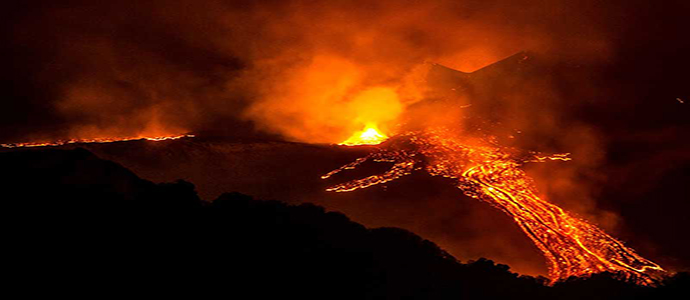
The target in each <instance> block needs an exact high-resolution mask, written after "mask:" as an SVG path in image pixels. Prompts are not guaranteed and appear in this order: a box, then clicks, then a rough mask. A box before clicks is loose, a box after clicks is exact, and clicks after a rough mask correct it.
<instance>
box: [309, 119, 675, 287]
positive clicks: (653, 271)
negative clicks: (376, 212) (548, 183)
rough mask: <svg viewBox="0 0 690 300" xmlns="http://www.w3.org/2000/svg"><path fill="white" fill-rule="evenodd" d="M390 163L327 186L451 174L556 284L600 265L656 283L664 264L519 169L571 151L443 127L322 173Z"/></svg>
mask: <svg viewBox="0 0 690 300" xmlns="http://www.w3.org/2000/svg"><path fill="white" fill-rule="evenodd" d="M369 160H372V161H375V162H388V163H392V164H393V166H392V167H391V169H390V170H388V171H386V172H385V173H383V174H378V175H372V176H369V177H366V178H362V179H357V180H353V181H349V182H345V183H341V184H338V185H335V186H333V187H330V188H328V189H327V190H328V191H333V192H349V191H354V190H357V189H362V188H366V187H370V186H374V185H377V184H382V183H386V182H390V181H393V180H395V179H398V178H400V177H402V176H405V175H408V174H410V173H411V172H412V171H415V170H424V171H426V172H428V173H429V174H431V175H432V176H443V177H446V178H450V179H452V180H454V182H455V184H456V186H457V187H458V188H459V189H461V190H462V191H463V192H464V193H465V194H466V195H468V196H470V197H472V198H475V199H479V200H481V201H484V202H487V203H489V204H491V205H492V206H494V207H496V208H498V209H500V210H502V211H503V212H505V213H506V214H508V215H509V216H510V217H512V218H513V220H514V221H515V222H516V223H517V224H518V225H519V226H520V228H521V229H522V230H523V231H524V232H525V234H527V236H528V237H529V238H530V239H531V240H532V241H533V242H534V244H535V245H536V246H537V248H539V250H541V252H542V253H543V255H544V256H545V258H546V260H547V262H548V265H549V277H550V278H551V281H552V283H554V282H556V281H559V280H564V279H566V278H568V277H570V276H587V275H591V274H594V273H599V272H612V273H616V274H620V275H621V276H622V277H624V278H625V279H626V280H630V281H632V282H635V283H638V284H642V285H651V284H654V283H655V282H656V281H657V279H658V277H659V275H661V274H662V273H663V272H664V270H663V269H662V268H661V267H660V266H659V265H657V264H655V263H653V262H651V261H649V260H647V259H645V258H643V257H641V256H639V255H638V254H636V253H635V251H633V250H632V249H630V248H628V247H626V246H625V245H624V244H623V243H622V242H620V241H618V240H616V239H615V238H613V237H611V236H610V235H608V234H606V233H605V232H604V231H602V230H601V229H599V228H598V227H597V226H595V225H593V224H590V223H588V222H587V221H585V220H582V219H579V218H577V217H574V216H572V215H571V214H569V213H568V212H566V211H564V210H563V209H561V208H560V207H558V206H556V205H554V204H552V203H549V202H547V201H545V200H543V199H541V198H540V197H539V196H538V192H537V190H536V187H535V185H534V183H533V181H532V179H531V178H530V177H529V176H528V175H527V174H526V173H525V172H524V171H523V170H522V169H521V168H520V167H521V165H523V164H525V163H528V162H544V161H547V160H562V161H568V160H570V158H569V157H568V154H555V155H540V154H538V153H524V152H522V153H521V152H520V151H517V150H516V149H512V148H507V147H501V146H499V145H497V144H496V143H495V142H494V141H493V140H486V139H467V138H462V137H460V136H458V135H457V134H455V133H453V132H452V131H450V130H448V129H444V128H437V129H428V130H423V131H411V132H407V133H403V134H400V135H397V136H395V137H393V138H391V139H390V140H388V141H386V142H385V143H384V144H382V145H381V146H380V147H379V148H378V150H377V151H375V152H373V153H371V154H369V155H368V156H366V157H363V158H359V159H357V160H355V161H354V162H352V163H350V164H347V165H345V166H342V167H340V168H339V169H336V170H334V171H331V172H330V173H328V174H326V175H324V176H322V178H323V179H327V178H329V177H331V176H333V175H335V174H337V173H339V172H341V171H343V170H347V169H354V168H356V167H357V166H358V165H360V164H362V163H364V162H366V161H369Z"/></svg>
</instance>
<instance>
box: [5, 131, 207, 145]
mask: <svg viewBox="0 0 690 300" xmlns="http://www.w3.org/2000/svg"><path fill="white" fill-rule="evenodd" d="M192 137H194V135H191V134H182V135H171V136H152V137H124V138H93V139H69V140H58V141H52V142H30V143H11V144H0V147H3V148H20V147H47V146H62V145H67V144H90V143H99V144H101V143H112V142H127V141H138V140H146V141H154V142H159V141H167V140H177V139H181V138H192Z"/></svg>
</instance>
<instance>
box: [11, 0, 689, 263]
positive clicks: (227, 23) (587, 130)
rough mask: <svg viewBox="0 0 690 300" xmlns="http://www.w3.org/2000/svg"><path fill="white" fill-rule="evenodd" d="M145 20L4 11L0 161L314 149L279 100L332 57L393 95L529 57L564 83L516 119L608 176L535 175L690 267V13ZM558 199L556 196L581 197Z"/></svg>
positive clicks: (329, 14)
mask: <svg viewBox="0 0 690 300" xmlns="http://www.w3.org/2000/svg"><path fill="white" fill-rule="evenodd" d="M140 2H141V1H116V2H112V3H110V2H95V1H21V2H17V4H14V5H13V6H11V7H6V8H3V9H2V11H3V13H2V14H3V15H4V16H3V17H2V18H0V20H1V21H0V22H2V24H0V32H1V37H2V45H1V46H0V60H1V62H2V63H1V64H0V65H2V69H1V70H0V77H1V80H0V85H1V90H2V91H3V93H2V95H3V97H2V101H1V102H0V143H5V142H22V141H34V140H50V139H56V138H75V137H93V136H98V135H106V136H107V135H119V136H129V135H137V134H142V133H144V134H145V133H149V132H153V133H158V132H160V133H171V132H188V131H191V132H207V131H213V132H215V133H221V134H223V135H228V136H234V137H237V136H241V137H258V136H261V137H265V136H266V135H267V134H268V135H274V136H279V137H280V138H283V139H287V140H298V141H306V142H310V140H305V139H304V138H302V136H297V135H295V134H294V129H295V128H297V129H300V130H303V131H309V130H312V129H313V128H312V127H311V125H310V124H307V123H306V122H303V120H304V119H314V116H313V115H310V114H309V113H304V110H297V111H298V112H296V113H293V114H288V115H285V114H282V111H281V110H284V109H286V108H285V106H283V105H285V104H286V102H285V101H286V100H281V99H283V98H280V97H276V95H277V93H279V92H280V91H281V90H280V89H276V90H274V89H272V88H271V87H274V86H278V87H282V85H281V84H282V83H284V82H290V80H291V79H292V77H290V76H291V75H290V74H293V73H294V72H293V71H294V70H301V69H300V68H299V66H300V65H301V64H303V63H305V62H309V61H312V60H315V59H316V58H317V57H321V56H323V55H324V53H325V54H327V55H328V56H329V57H333V56H336V57H340V58H342V59H344V60H346V61H351V62H353V64H354V65H356V66H358V67H359V68H361V69H363V70H366V71H370V73H371V74H374V75H371V76H370V77H380V78H378V79H366V80H369V81H372V80H373V82H375V83H376V84H381V83H382V82H383V83H386V82H390V81H396V80H400V77H399V76H402V75H390V74H389V73H394V74H398V73H399V72H398V71H406V70H410V69H412V68H413V66H415V65H416V64H419V63H420V62H423V61H432V62H441V63H444V64H447V65H449V66H451V67H456V68H460V69H462V68H463V67H468V68H470V67H471V66H475V65H480V64H481V63H482V62H485V61H484V60H486V59H489V60H491V59H494V60H496V59H498V58H502V57H506V56H508V55H511V54H513V53H515V52H517V51H522V50H526V51H530V52H531V53H534V56H535V57H538V58H540V59H541V61H542V62H543V63H544V64H546V65H549V66H555V67H553V68H551V69H549V70H556V71H555V72H557V74H550V75H549V76H552V78H554V79H553V80H551V81H550V82H549V86H550V87H551V89H550V90H551V91H552V92H553V93H552V94H549V95H556V97H555V98H557V100H554V101H550V100H549V101H547V102H545V103H544V105H541V104H540V107H543V109H541V110H534V109H533V110H530V113H524V112H519V111H517V110H516V111H514V112H511V111H508V114H509V115H511V116H513V117H514V118H516V119H519V120H525V119H534V120H538V121H535V122H534V123H530V124H528V125H526V126H527V127H528V128H531V129H532V131H533V132H537V133H538V134H535V135H534V136H536V137H538V138H533V140H532V141H531V142H526V143H525V145H526V146H527V145H528V146H529V147H535V148H544V149H546V150H551V151H556V150H557V151H569V152H573V155H574V156H575V157H576V158H580V161H585V162H591V163H589V164H587V163H585V164H583V165H578V168H577V170H576V171H572V170H569V169H556V171H553V170H551V171H550V170H548V169H543V168H542V169H540V168H539V167H535V168H534V169H532V170H531V172H533V173H534V174H535V176H536V177H537V178H539V177H549V176H551V177H554V176H567V177H568V179H569V182H572V181H578V180H581V181H583V182H586V185H587V193H588V195H589V196H588V198H591V199H594V200H588V201H591V203H590V202H587V203H584V204H583V203H573V202H568V201H566V202H565V203H562V204H563V205H564V206H566V207H568V206H570V207H571V208H573V209H575V210H580V212H581V213H583V214H587V213H588V210H592V209H597V210H600V211H608V212H611V215H610V216H609V217H610V219H607V218H608V217H606V216H607V215H606V214H603V213H601V214H598V215H597V216H595V217H598V218H599V217H600V218H601V219H599V220H598V221H599V222H604V223H606V222H610V223H611V224H613V225H610V226H611V228H618V227H620V228H619V230H618V232H617V233H618V235H617V236H618V237H620V238H621V239H623V240H636V245H637V247H638V248H640V247H642V248H643V249H644V250H645V251H648V252H656V253H654V255H655V256H656V257H662V256H666V255H667V256H668V258H665V261H666V262H670V263H672V264H675V266H677V267H678V268H688V267H689V266H690V257H688V256H687V254H686V253H690V241H689V240H688V239H687V234H686V232H687V230H689V229H690V227H689V226H688V225H689V224H688V222H687V221H683V220H684V219H688V218H687V212H688V211H690V204H689V203H690V201H689V200H690V195H689V189H690V184H688V182H690V140H689V139H688V137H689V136H690V134H689V133H690V132H689V131H690V116H689V114H690V109H689V108H688V107H689V106H690V75H688V74H690V39H688V38H687V35H688V34H687V31H688V28H690V25H689V23H688V19H687V16H688V15H690V2H688V1H546V0H543V1H478V0H477V1H475V0H472V1H438V2H433V1H425V2H418V1H403V2H405V3H401V2H399V1H343V4H338V5H335V4H329V3H328V1H244V2H242V1H199V0H197V1H147V2H146V3H145V4H141V3H140ZM353 24H354V25H353ZM360 32H361V33H362V35H363V36H366V37H371V38H370V39H364V41H361V36H359V35H358V33H360ZM359 43H361V44H359ZM371 43H374V44H371ZM463 55H465V56H466V57H479V58H478V59H477V61H476V62H475V61H471V60H469V61H470V62H473V64H469V65H463V63H461V62H458V61H457V60H456V57H463ZM296 66H297V67H296ZM563 70H565V71H563ZM389 71H390V72H389ZM365 73H366V72H365ZM365 77H367V76H365ZM366 80H364V81H366ZM377 80H378V81H377ZM298 95H299V94H298ZM276 99H278V100H276ZM296 99H298V98H296ZM291 101H292V100H291ZM506 101H508V102H510V103H511V105H510V107H511V108H512V107H516V106H514V105H513V104H516V103H518V104H519V103H522V102H520V100H516V101H512V100H506ZM299 103H300V102H299V100H295V102H294V103H293V102H290V103H288V104H289V106H288V108H290V107H293V106H295V107H299V105H300V104H299ZM533 105H537V104H533ZM257 107H259V108H261V109H263V110H261V109H259V110H258V111H259V112H260V113H256V111H257V110H256V109H257ZM266 107H268V108H269V109H265V108H266ZM528 107H532V106H528ZM270 108H273V109H270ZM276 110H277V111H278V112H277V113H276ZM247 111H251V112H253V113H249V114H248V113H247ZM542 112H544V113H546V114H547V115H553V116H554V117H551V118H545V119H541V117H539V116H540V115H543V114H542ZM317 113H318V112H317ZM554 119H556V120H555V121H554ZM506 122H507V121H506ZM286 123H290V124H293V123H294V124H297V125H295V126H296V127H285V124H286ZM303 123H304V124H303ZM318 125H321V124H318ZM300 126H303V127H300ZM528 139H529V138H528ZM318 141H321V140H318ZM594 156H596V159H594V158H592V157H594ZM590 158H591V159H590ZM602 174H603V175H602ZM563 184H566V185H567V184H568V183H567V182H566V183H563ZM556 185H557V184H556V183H554V184H543V185H542V186H540V189H541V190H544V189H546V190H550V189H553V193H554V195H556V196H557V195H563V194H564V193H566V192H567V191H572V189H568V188H561V187H555V186H556ZM577 188H580V187H579V186H578V187H577ZM554 198H557V197H554ZM616 224H617V225H616ZM604 227H606V226H604ZM660 252H663V253H660Z"/></svg>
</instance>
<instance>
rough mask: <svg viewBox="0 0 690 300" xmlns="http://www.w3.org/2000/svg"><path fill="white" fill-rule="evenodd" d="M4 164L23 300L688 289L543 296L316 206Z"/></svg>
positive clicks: (504, 269) (536, 282) (55, 164)
mask: <svg viewBox="0 0 690 300" xmlns="http://www.w3.org/2000/svg"><path fill="white" fill-rule="evenodd" d="M0 166H2V170H1V171H2V175H0V176H1V178H0V179H1V180H0V189H1V190H2V195H3V196H2V207H3V209H2V214H3V219H4V220H5V221H6V222H5V228H6V232H7V235H6V238H5V239H4V243H3V244H4V248H5V250H6V251H4V252H5V264H4V265H5V268H3V269H4V270H5V271H6V274H8V275H9V278H10V279H9V280H5V284H6V285H7V286H9V287H11V288H12V289H14V290H16V291H18V292H20V293H21V294H22V295H23V296H27V297H28V296H39V295H41V296H46V295H50V296H72V297H76V296H82V297H90V298H103V297H106V296H120V297H139V296H158V297H160V296H178V297H195V298H205V297H210V296H214V297H215V296H220V297H226V298H227V297H230V298H235V299H293V298H294V299H499V298H504V299H507V298H510V299H516V298H517V299H520V298H529V299H583V298H588V299H632V298H639V299H643V298H649V299H658V298H672V297H671V296H673V297H679V295H680V292H685V293H686V294H687V291H688V283H689V279H688V274H687V273H681V274H678V275H676V276H674V277H672V278H669V279H668V280H667V281H666V282H665V284H664V285H662V286H661V287H659V288H655V289H652V288H644V287H638V286H634V285H631V284H628V283H624V282H621V281H617V280H615V279H614V277H615V275H613V274H599V275H596V276H593V277H592V278H589V279H582V278H572V279H571V280H568V281H566V282H563V283H559V284H556V285H555V286H554V287H547V286H545V285H544V283H545V280H544V279H543V278H533V277H528V276H519V275H517V274H515V273H511V272H510V271H509V268H508V266H506V265H501V264H495V263H494V262H492V261H491V260H487V259H480V260H477V261H473V262H469V263H466V264H465V263H460V262H458V261H457V260H456V259H455V258H453V257H452V256H451V255H449V254H448V253H446V252H445V251H444V250H442V249H440V248H439V247H438V246H436V245H435V244H434V243H432V242H430V241H428V240H425V239H423V238H421V237H419V236H417V235H415V234H414V233H411V232H409V231H406V230H404V229H399V228H375V229H369V228H366V227H364V226H362V225H360V224H358V223H355V222H352V221H350V220H349V219H348V218H347V217H346V216H345V215H343V214H341V213H338V212H327V211H325V210H324V208H322V207H320V206H316V205H312V204H302V205H288V204H285V203H283V202H279V201H260V200H255V199H253V198H252V197H250V196H246V195H243V194H240V193H226V194H223V195H222V196H220V197H219V198H218V199H216V200H215V201H213V202H205V201H202V200H201V199H200V198H199V197H198V196H197V194H196V191H195V190H194V186H193V185H192V184H191V183H188V182H185V181H177V182H174V183H162V184H155V183H152V182H149V181H146V180H143V179H141V178H139V177H137V176H136V175H135V174H134V173H132V172H130V171H128V170H127V169H125V168H123V167H121V166H120V165H118V164H116V163H114V162H110V161H106V160H102V159H99V158H98V157H96V156H95V155H93V154H91V153H90V152H88V151H86V150H83V149H76V150H55V149H41V150H32V151H15V152H7V153H0ZM677 295H678V296H677ZM678 299H682V298H678Z"/></svg>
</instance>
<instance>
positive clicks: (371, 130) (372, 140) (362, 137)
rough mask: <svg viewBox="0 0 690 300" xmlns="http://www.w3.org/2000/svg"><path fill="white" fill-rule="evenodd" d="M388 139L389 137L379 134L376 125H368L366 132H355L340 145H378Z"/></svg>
mask: <svg viewBox="0 0 690 300" xmlns="http://www.w3.org/2000/svg"><path fill="white" fill-rule="evenodd" d="M387 139H388V136H387V135H385V134H383V133H381V132H379V131H378V129H377V128H376V125H373V124H371V125H367V126H366V127H365V128H364V130H362V131H359V132H355V134H353V135H352V136H351V137H350V138H349V139H347V140H345V141H344V142H342V143H340V145H345V146H356V145H378V144H381V143H383V142H384V141H385V140H387Z"/></svg>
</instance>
